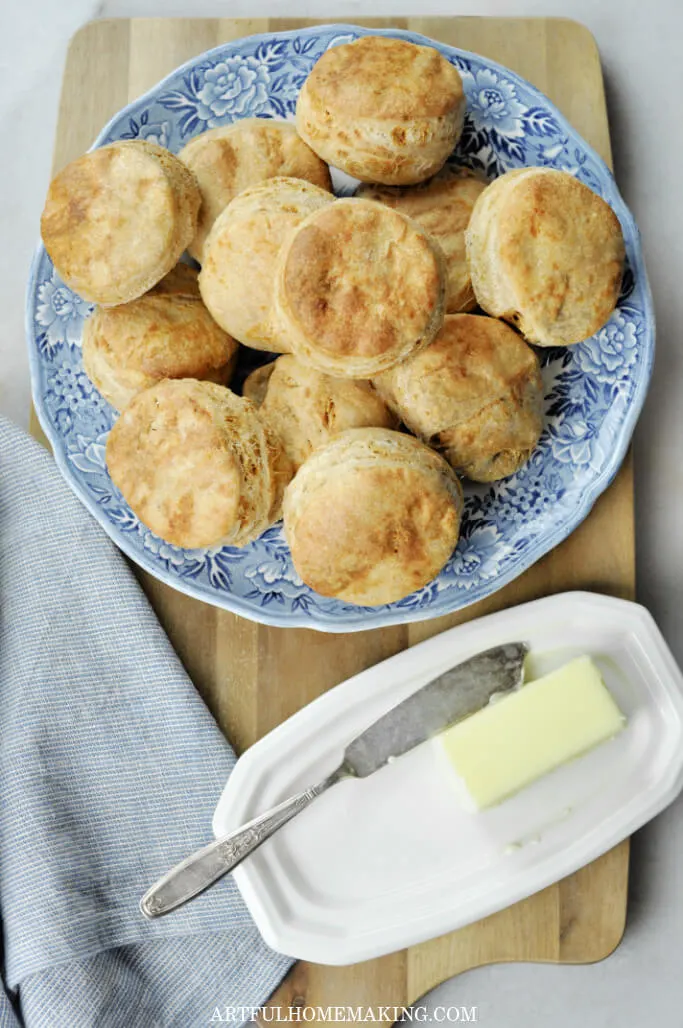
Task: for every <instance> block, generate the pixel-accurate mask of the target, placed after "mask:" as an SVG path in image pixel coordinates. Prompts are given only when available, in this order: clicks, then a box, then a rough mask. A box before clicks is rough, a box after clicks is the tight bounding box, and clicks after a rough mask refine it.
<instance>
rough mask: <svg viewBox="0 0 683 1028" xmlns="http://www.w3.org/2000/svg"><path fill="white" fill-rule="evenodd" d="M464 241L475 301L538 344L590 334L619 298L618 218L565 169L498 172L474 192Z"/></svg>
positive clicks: (620, 249) (620, 251) (570, 340)
mask: <svg viewBox="0 0 683 1028" xmlns="http://www.w3.org/2000/svg"><path fill="white" fill-rule="evenodd" d="M466 243H467V257H468V262H469V266H470V274H471V276H472V285H473V287H474V292H475V295H476V297H477V301H478V303H479V304H480V305H481V306H482V307H483V308H484V310H485V311H487V312H488V313H489V314H493V315H495V316H496V317H499V318H504V319H505V320H506V321H510V322H511V323H512V324H513V325H516V326H517V328H519V330H520V332H522V333H523V335H524V336H525V337H526V339H528V340H529V342H531V343H535V344H536V345H537V346H570V345H571V344H572V343H578V342H580V341H581V340H582V339H586V338H587V337H588V336H590V335H592V334H593V333H594V332H597V331H598V329H600V328H601V327H602V326H603V325H604V323H605V322H606V321H607V319H608V318H609V316H610V314H611V313H612V311H613V310H614V308H615V306H616V303H617V299H618V297H619V287H620V284H621V276H622V270H623V263H624V239H623V235H622V232H621V226H620V224H619V220H618V218H617V216H616V215H615V214H614V212H613V211H612V209H611V207H610V206H609V205H608V204H607V203H605V201H604V200H602V199H601V198H600V197H599V196H597V195H596V194H595V193H594V192H593V191H592V190H591V189H589V188H588V186H585V185H584V184H583V183H582V182H579V181H578V179H576V178H574V176H573V175H569V174H568V173H567V172H564V171H556V170H555V169H553V168H522V169H518V170H517V171H511V172H507V174H505V175H501V176H500V178H498V179H496V180H495V182H492V183H491V185H490V186H489V187H488V188H487V189H486V190H485V191H484V192H483V193H482V194H481V196H480V197H479V199H478V200H477V202H476V204H475V207H474V211H473V212H472V218H471V220H470V224H469V227H468V229H467V233H466Z"/></svg>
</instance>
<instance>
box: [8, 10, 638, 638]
mask: <svg viewBox="0 0 683 1028" xmlns="http://www.w3.org/2000/svg"><path fill="white" fill-rule="evenodd" d="M367 34H368V33H367V30H365V29H360V28H356V27H353V26H346V25H330V26H327V27H316V28H311V29H297V30H295V31H292V32H279V33H271V34H268V35H261V36H251V37H250V38H248V39H241V40H237V41H235V42H232V43H226V44H225V45H223V46H220V47H217V48H216V49H215V50H211V51H209V52H208V53H206V54H203V55H202V56H201V57H197V58H195V59H194V60H192V61H190V62H188V63H187V64H185V65H183V67H181V68H179V69H178V70H177V71H175V72H173V74H171V75H169V77H168V78H166V79H164V81H163V82H161V83H159V85H157V86H155V87H154V89H152V90H150V91H149V92H148V93H146V94H145V95H144V96H142V97H140V99H138V100H136V101H135V102H134V103H132V104H129V105H128V107H126V108H124V110H123V111H121V112H120V113H119V114H117V115H116V117H114V118H113V119H112V121H110V123H109V124H108V125H107V126H106V127H105V128H104V129H103V131H102V132H101V134H100V136H99V137H98V139H97V141H96V143H95V145H96V146H102V145H104V144H105V143H110V142H112V141H113V140H116V139H138V138H139V139H150V140H153V141H154V142H157V143H160V144H161V145H162V146H167V147H168V148H169V149H170V150H172V151H174V152H177V151H178V150H180V149H181V147H183V146H184V145H185V143H187V141H188V140H189V139H191V138H192V137H193V136H196V135H198V134H199V133H201V132H203V131H205V130H206V129H207V128H214V127H215V126H217V125H224V124H227V123H230V122H232V121H235V120H236V119H238V118H243V117H247V116H254V115H256V116H258V117H263V118H291V117H293V114H294V108H295V105H296V99H297V95H298V93H299V90H300V88H301V85H302V83H303V81H304V79H305V78H306V76H307V75H308V73H309V72H310V70H311V68H312V67H313V65H314V64H315V62H316V61H317V59H318V58H319V57H320V55H321V54H322V53H323V52H324V51H325V50H327V49H328V48H329V47H332V46H337V45H339V44H340V43H347V42H349V41H351V40H352V39H355V38H357V37H358V36H361V35H367ZM378 34H380V35H392V36H398V37H400V38H403V39H408V40H411V41H413V42H416V43H428V44H429V45H430V46H434V47H436V49H437V50H439V51H440V52H441V53H442V54H443V55H444V56H445V57H446V58H447V59H448V60H449V61H451V62H452V63H453V64H454V65H455V66H456V67H457V68H458V70H459V72H460V74H461V75H462V79H463V83H464V87H465V92H466V95H467V117H466V120H465V128H464V132H463V135H462V138H461V140H460V142H459V144H458V147H457V149H456V151H455V153H454V159H455V160H456V161H457V162H458V163H462V164H466V165H469V166H470V167H471V168H475V169H478V170H480V171H483V172H484V173H485V174H486V175H487V176H488V177H489V178H494V177H495V176H497V175H500V174H501V173H502V172H504V171H508V170H509V169H511V168H519V167H523V166H528V165H544V166H547V167H552V168H560V169H562V170H563V171H568V172H570V173H571V174H573V175H576V176H577V178H579V179H580V180H581V181H582V182H585V183H586V184H587V185H589V186H590V187H591V189H593V190H595V192H597V193H599V194H600V195H601V196H602V197H604V199H605V200H607V202H608V203H609V204H610V205H611V206H612V207H613V208H614V210H615V212H616V214H617V215H618V217H619V220H620V222H621V226H622V229H623V231H624V236H625V239H626V253H627V269H626V274H625V276H624V283H623V289H622V294H621V297H620V300H619V305H618V307H617V309H616V310H615V311H614V313H613V315H612V317H611V318H610V320H609V322H608V323H607V324H606V325H605V326H604V328H602V329H601V330H600V332H598V333H597V334H596V335H594V336H592V337H591V338H590V339H587V340H586V341H585V342H583V343H580V344H579V345H578V346H573V347H571V348H570V349H564V350H559V349H558V350H550V351H546V352H544V353H542V360H543V365H544V367H543V378H544V383H545V395H546V416H547V427H546V429H545V431H544V433H543V436H542V438H541V441H540V444H539V446H538V447H537V449H536V451H535V452H534V454H533V456H532V458H531V460H530V461H529V463H528V464H527V465H526V467H524V468H523V469H522V470H521V471H520V472H519V473H518V474H516V475H514V476H512V477H511V478H508V479H505V480H504V481H502V482H498V483H495V484H493V485H487V486H474V485H468V486H466V502H465V515H464V521H463V525H462V535H461V539H460V542H459V544H458V546H457V548H456V550H455V552H454V554H453V556H452V558H451V559H450V561H449V562H448V564H447V565H446V567H445V568H444V570H443V571H442V572H441V574H440V575H439V576H438V578H436V579H435V580H434V581H433V582H431V583H430V584H429V585H428V586H426V587H425V588H424V589H421V590H420V591H419V592H417V593H414V594H413V595H411V596H408V597H406V599H404V600H401V601H400V602H399V603H393V604H389V605H387V606H383V607H356V606H352V605H349V604H346V603H340V602H338V601H336V600H330V599H326V598H324V597H322V596H319V595H318V594H316V593H314V592H313V591H312V590H311V589H309V588H307V587H306V586H305V585H303V583H302V582H301V580H300V579H299V577H298V575H297V574H296V572H295V570H294V568H293V566H292V562H291V559H290V555H289V551H288V549H287V545H286V543H285V541H284V537H283V533H282V528H281V526H280V525H276V526H274V527H273V528H271V529H269V530H268V531H267V532H266V533H265V534H264V535H263V536H262V537H261V538H260V539H258V540H257V541H256V542H254V543H252V544H251V545H249V546H247V547H245V548H243V549H236V548H233V547H229V546H226V547H223V548H222V549H209V550H181V549H178V548H177V547H174V546H171V545H169V544H168V543H165V542H163V541H162V540H160V539H159V538H157V537H156V536H155V535H154V534H153V533H152V532H150V531H149V529H147V528H145V526H144V525H142V524H141V523H140V521H139V520H138V519H137V518H136V517H135V515H134V514H133V513H132V511H131V510H130V508H129V507H128V506H127V504H126V503H125V501H124V500H123V498H122V497H121V495H120V494H119V493H118V491H117V490H116V488H115V487H114V485H113V484H112V482H111V480H110V478H109V476H108V474H107V471H106V467H105V461H104V448H105V441H106V437H107V432H108V431H109V429H110V428H111V426H112V424H113V421H114V413H113V411H112V410H111V408H110V407H109V406H108V404H107V403H106V402H105V401H104V400H103V399H102V397H101V396H100V395H99V393H98V392H97V390H96V389H95V388H94V387H93V386H92V385H91V383H90V381H89V380H88V378H87V376H86V375H85V373H84V371H83V366H82V362H81V349H80V347H81V332H82V328H83V321H84V319H85V318H86V317H87V315H88V313H89V311H90V305H89V304H87V303H85V302H84V301H83V300H81V299H80V298H79V297H78V296H76V295H75V294H74V293H73V292H71V290H70V289H69V288H68V287H67V286H65V285H64V283H63V282H62V281H61V280H60V279H59V277H58V275H57V274H56V272H55V270H54V268H53V266H52V263H51V261H50V259H49V257H48V256H47V254H46V252H45V250H44V249H43V247H40V248H39V249H38V252H37V254H36V257H35V260H34V262H33V266H32V269H31V276H30V281H29V289H28V299H27V311H26V324H27V333H28V343H29V355H30V364H31V374H32V380H33V399H34V403H35V407H36V410H37V412H38V416H39V418H40V421H41V424H42V426H43V429H44V431H45V434H46V435H47V437H48V439H49V440H50V443H51V444H52V448H53V450H54V454H55V457H56V460H57V462H58V464H59V467H60V469H61V471H62V473H63V474H64V477H65V478H66V480H67V481H68V482H69V484H70V485H71V487H72V488H73V489H74V491H75V492H76V493H77V495H78V496H79V497H80V498H81V499H82V500H83V502H84V504H85V505H86V506H87V508H88V509H89V510H90V512H91V513H92V514H93V515H94V516H95V517H96V518H97V519H98V521H99V522H100V524H101V525H102V527H103V528H104V529H105V531H106V532H107V533H108V534H109V535H110V536H111V538H112V539H113V540H114V542H115V543H116V544H117V545H118V546H119V547H120V548H121V549H122V550H123V551H124V553H126V554H127V555H128V556H129V557H131V558H132V559H133V560H134V561H136V562H137V563H138V564H139V565H140V566H141V567H143V568H145V569H146V570H147V571H149V572H151V574H153V575H155V576H156V577H157V578H160V579H162V580H163V581H164V582H167V583H168V584H169V585H171V586H173V587H174V588H176V589H179V590H180V591H182V592H185V593H188V594H189V595H191V596H196V597H197V598H198V599H201V600H205V601H206V602H208V603H213V604H215V605H217V606H220V607H226V608H227V609H229V610H232V611H235V612H236V613H238V614H241V615H243V616H244V617H248V618H252V619H254V620H256V621H263V622H265V623H268V624H272V625H282V626H286V627H294V626H298V627H306V628H318V629H322V630H324V631H329V632H348V631H354V630H360V629H366V628H377V627H379V626H381V625H391V624H397V623H401V622H406V621H417V620H421V619H424V618H431V617H436V616H438V615H441V614H447V613H449V612H451V611H454V610H457V609H459V608H460V607H464V606H466V605H468V604H470V603H474V602H475V601H477V600H481V599H482V598H483V597H485V596H488V595H489V594H490V593H492V592H495V590H497V589H500V588H501V587H502V586H504V585H506V584H507V583H508V582H510V581H511V580H512V579H513V578H516V577H517V575H520V574H521V573H522V572H523V571H525V570H526V569H527V568H528V567H530V566H531V565H532V564H533V563H534V562H535V561H537V560H538V559H539V558H540V557H542V556H543V555H544V554H545V553H547V552H548V550H550V549H552V547H553V546H556V545H557V544H558V543H559V542H561V541H562V540H563V539H564V538H565V537H566V536H568V535H569V533H570V532H572V531H573V530H574V529H575V528H576V526H577V525H578V524H579V523H580V522H581V521H582V520H583V518H585V517H586V515H587V514H588V512H589V511H590V509H591V507H592V505H593V503H594V502H595V500H596V499H597V497H598V496H599V495H600V493H602V492H603V490H604V489H606V487H607V486H608V485H609V483H610V482H611V481H612V479H613V478H614V476H615V474H616V472H617V470H618V468H619V465H620V464H621V461H622V459H623V457H624V454H625V452H626V449H627V446H628V443H629V440H630V437H631V433H632V432H633V428H634V426H635V423H636V419H637V417H638V414H639V413H640V409H641V407H642V404H643V400H644V399H645V393H646V390H647V386H648V381H649V378H650V373H651V370H652V361H653V356H654V317H653V310H652V299H651V295H650V290H649V287H648V283H647V277H646V274H645V267H644V264H643V257H642V254H641V249H640V241H639V236H638V230H637V228H636V225H635V222H634V220H633V218H632V216H631V214H630V212H629V211H628V209H627V208H626V206H625V204H624V202H623V200H622V198H621V196H620V195H619V191H618V189H617V187H616V185H615V183H614V180H613V178H612V176H611V174H610V172H609V170H608V169H607V167H606V166H605V164H604V163H603V161H602V160H601V159H600V157H598V155H597V154H596V153H595V152H594V151H593V150H592V149H591V148H590V147H589V146H587V144H586V143H585V142H584V141H583V140H582V139H581V138H580V137H579V136H578V135H577V133H576V132H575V131H574V130H573V129H572V127H571V126H570V125H569V123H568V122H567V121H566V120H565V119H564V118H563V117H562V115H561V114H560V113H559V111H558V110H557V109H556V108H555V107H554V106H553V105H552V104H551V103H550V101H549V100H547V99H546V97H544V96H543V95H542V94H541V93H539V92H538V90H536V89H535V88H534V87H533V86H531V85H530V84H529V83H528V82H525V81H524V80H523V79H521V78H520V77H519V76H518V75H516V74H514V72H511V71H508V70H507V69H506V68H503V67H501V66H500V65H498V64H495V63H494V62H493V61H489V60H486V59H485V58H483V57H479V56H477V55H475V54H470V53H466V52H465V51H462V50H457V49H455V48H454V47H449V46H445V45H444V44H442V43H437V42H434V41H433V40H429V39H425V38H424V37H423V36H418V35H416V34H415V33H411V32H401V31H398V30H392V31H388V32H382V33H378ZM338 182H339V184H340V187H341V188H342V189H343V186H342V185H341V183H342V179H341V178H340V179H339V180H338Z"/></svg>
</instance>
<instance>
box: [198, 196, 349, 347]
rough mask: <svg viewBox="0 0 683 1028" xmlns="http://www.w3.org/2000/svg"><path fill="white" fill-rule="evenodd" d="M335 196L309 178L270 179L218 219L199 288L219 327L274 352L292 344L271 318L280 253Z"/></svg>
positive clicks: (207, 246) (239, 198)
mask: <svg viewBox="0 0 683 1028" xmlns="http://www.w3.org/2000/svg"><path fill="white" fill-rule="evenodd" d="M333 201H334V197H333V195H332V194H331V193H328V192H326V191H325V190H324V189H319V188H318V186H314V185H311V183H310V182H304V181H303V180H302V179H297V178H272V179H268V180H267V181H266V182H261V183H260V184H259V185H257V186H252V187H251V188H250V189H245V190H244V192H242V193H240V194H239V196H237V197H235V199H234V200H232V201H231V203H229V204H228V206H227V207H226V208H225V210H224V211H223V213H222V214H221V215H220V216H219V217H218V218H217V219H216V221H215V222H214V225H213V228H212V229H211V232H210V233H209V236H208V238H207V240H206V243H205V245H204V263H203V265H202V270H201V272H200V274H199V288H200V291H201V294H202V298H203V300H204V303H205V304H206V306H207V307H208V309H209V310H210V311H211V314H212V315H213V317H214V319H215V320H216V321H217V322H218V324H219V325H220V326H221V328H223V329H224V330H225V331H226V332H229V333H230V335H231V336H234V338H235V339H239V341H240V342H241V343H244V344H245V346H251V347H253V348H254V349H256V350H271V351H273V352H276V353H287V352H288V351H289V350H290V349H291V347H290V345H289V340H288V338H287V335H286V333H283V332H282V329H281V327H280V326H279V325H277V324H276V323H275V322H274V320H273V298H274V292H275V272H276V263H277V258H278V255H279V252H280V248H281V246H282V244H283V243H284V242H285V240H286V239H287V238H288V237H289V235H290V234H291V232H292V230H293V229H294V228H295V227H296V226H297V225H299V224H300V223H301V222H302V221H303V220H304V218H305V217H306V216H307V215H308V214H310V213H311V211H315V210H318V209H319V208H320V207H325V206H327V205H328V204H332V203H333Z"/></svg>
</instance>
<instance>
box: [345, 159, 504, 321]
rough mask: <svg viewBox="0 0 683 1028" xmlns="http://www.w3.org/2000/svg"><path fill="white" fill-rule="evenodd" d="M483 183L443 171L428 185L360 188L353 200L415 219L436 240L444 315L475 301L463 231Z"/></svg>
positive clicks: (463, 172) (462, 172)
mask: <svg viewBox="0 0 683 1028" xmlns="http://www.w3.org/2000/svg"><path fill="white" fill-rule="evenodd" d="M484 189H486V182H485V181H483V180H482V179H481V178H479V177H478V176H477V175H475V174H474V172H472V171H470V170H469V169H468V168H453V167H450V166H449V165H446V167H445V168H442V170H441V171H440V172H439V173H438V175H435V176H434V178H432V179H430V180H429V181H428V182H423V183H422V184H421V185H417V186H408V187H407V188H405V189H401V188H400V187H399V186H370V185H362V186H360V188H359V189H358V191H357V192H356V196H360V197H364V198H365V199H366V200H377V201H378V203H384V204H386V205H387V207H393V209H394V210H397V211H401V213H402V214H407V215H408V217H409V218H414V219H415V221H417V222H418V223H419V224H420V225H422V228H423V229H424V230H425V232H428V233H429V235H430V236H431V237H432V238H433V239H436V240H437V242H438V243H439V245H440V246H441V249H442V250H443V252H444V255H445V257H446V271H447V277H446V313H447V314H457V313H458V312H460V311H471V310H472V308H473V307H476V304H477V301H476V300H475V298H474V292H473V291H472V283H471V281H470V272H469V268H468V267H467V255H466V253H465V229H466V228H467V225H468V224H469V220H470V216H471V214H472V208H473V207H474V205H475V203H476V201H477V198H478V197H479V195H480V193H482V192H483V191H484Z"/></svg>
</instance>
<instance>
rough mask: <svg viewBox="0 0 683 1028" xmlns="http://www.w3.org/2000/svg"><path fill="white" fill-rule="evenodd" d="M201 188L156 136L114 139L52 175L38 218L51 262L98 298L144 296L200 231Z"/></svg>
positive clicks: (112, 300)
mask: <svg viewBox="0 0 683 1028" xmlns="http://www.w3.org/2000/svg"><path fill="white" fill-rule="evenodd" d="M199 203H200V196H199V188H198V186H197V183H196V180H195V178H194V175H193V174H192V172H191V171H189V170H188V168H186V167H185V165H184V164H183V163H182V161H179V160H178V158H177V157H174V156H173V154H172V153H169V151H168V150H165V149H164V148H163V147H162V146H157V145H156V144H155V143H148V142H144V141H142V140H139V139H134V140H126V141H123V142H117V143H111V144H110V145H109V146H103V147H100V148H99V149H98V150H92V151H90V152H89V153H87V154H84V156H83V157H79V158H78V160H75V161H72V162H71V164H67V166H66V167H65V168H63V169H62V171H60V172H59V174H58V175H57V176H56V177H55V178H54V179H53V180H52V182H51V184H50V188H49V190H48V194H47V200H46V202H45V208H44V210H43V215H42V218H41V222H40V230H41V235H42V237H43V242H44V244H45V249H46V250H47V252H48V254H49V255H50V258H51V260H52V263H53V264H54V266H55V268H56V269H57V272H58V273H59V275H60V276H61V278H62V279H63V280H64V281H65V282H66V284H67V285H68V286H69V287H70V288H71V289H73V290H74V292H76V293H78V295H79V296H81V297H83V299H84V300H90V301H92V302H93V303H99V304H104V305H111V304H117V303H127V302H128V301H129V300H134V299H136V298H137V297H138V296H142V294H143V293H146V292H147V291H148V290H149V289H151V288H152V286H153V285H155V284H156V283H157V282H158V281H159V280H160V279H162V278H163V277H164V275H166V274H167V273H168V272H169V271H170V270H171V268H173V266H174V265H175V264H176V263H177V262H178V259H179V257H180V255H181V254H182V252H183V250H184V249H185V247H186V246H187V244H188V243H189V242H190V240H191V239H192V238H193V237H194V234H195V230H196V225H197V213H198V211H199Z"/></svg>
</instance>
